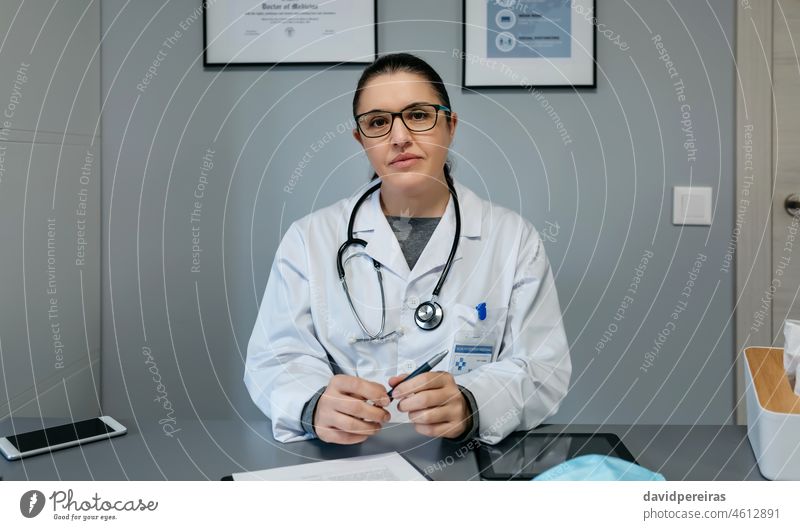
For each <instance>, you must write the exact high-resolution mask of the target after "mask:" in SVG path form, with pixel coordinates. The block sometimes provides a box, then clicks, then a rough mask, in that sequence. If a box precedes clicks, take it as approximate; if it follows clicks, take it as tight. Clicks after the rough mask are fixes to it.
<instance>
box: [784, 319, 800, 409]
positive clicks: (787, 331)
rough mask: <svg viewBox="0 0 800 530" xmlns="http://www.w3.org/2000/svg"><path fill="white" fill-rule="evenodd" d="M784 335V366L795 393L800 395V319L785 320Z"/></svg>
mask: <svg viewBox="0 0 800 530" xmlns="http://www.w3.org/2000/svg"><path fill="white" fill-rule="evenodd" d="M783 336H784V339H785V340H784V343H783V368H784V369H785V370H786V375H787V376H789V384H791V385H793V387H794V393H795V394H797V395H799V396H800V320H787V321H786V322H784V324H783Z"/></svg>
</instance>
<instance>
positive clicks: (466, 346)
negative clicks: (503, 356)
mask: <svg viewBox="0 0 800 530" xmlns="http://www.w3.org/2000/svg"><path fill="white" fill-rule="evenodd" d="M496 334H497V333H496V332H492V333H487V334H482V335H478V336H475V334H473V333H470V332H461V333H457V334H456V337H455V340H454V341H453V350H452V351H453V353H452V356H451V357H450V369H449V371H450V373H451V374H453V375H461V374H468V373H469V372H471V371H472V370H475V369H476V368H480V367H481V366H483V365H484V364H488V363H490V362H492V356H493V354H494V345H495V339H496V338H497V337H496Z"/></svg>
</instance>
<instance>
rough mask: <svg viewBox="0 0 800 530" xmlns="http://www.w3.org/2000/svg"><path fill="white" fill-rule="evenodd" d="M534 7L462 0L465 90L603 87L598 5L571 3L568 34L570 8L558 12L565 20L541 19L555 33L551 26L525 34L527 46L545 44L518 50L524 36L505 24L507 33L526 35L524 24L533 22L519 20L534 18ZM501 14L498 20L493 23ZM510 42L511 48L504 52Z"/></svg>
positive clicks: (522, 0) (513, 1)
mask: <svg viewBox="0 0 800 530" xmlns="http://www.w3.org/2000/svg"><path fill="white" fill-rule="evenodd" d="M532 3H534V2H530V0H462V10H463V11H462V18H463V19H462V25H461V28H462V33H461V36H462V48H461V54H460V55H461V86H462V88H464V89H487V88H522V89H528V90H531V89H533V88H572V89H581V88H596V87H597V60H596V57H597V27H596V21H597V18H596V17H597V11H596V5H595V4H596V2H595V0H569V1H568V3H569V7H568V9H569V15H570V17H569V19H568V20H569V26H568V28H566V29H565V27H566V23H563V24H561V23H560V20H562V19H563V20H567V19H566V18H565V17H564V15H566V11H564V10H565V9H567V8H566V6H557V7H555V8H554V9H553V12H555V13H556V15H558V16H561V18H560V19H559V18H557V17H555V16H554V17H553V18H548V17H547V16H544V17H540V20H544V21H545V22H546V23H549V27H548V25H547V24H543V29H537V28H536V27H535V26H528V27H529V28H532V29H529V30H527V31H529V34H525V39H526V40H529V41H530V42H536V40H538V39H542V40H541V42H543V43H544V44H542V45H536V44H533V45H527V44H519V45H517V43H518V42H519V40H520V39H518V38H516V37H518V36H519V35H521V33H516V34H514V33H512V32H511V31H509V32H505V31H502V29H503V26H502V25H501V20H502V21H503V22H502V24H504V25H505V26H507V27H508V28H507V29H510V30H512V31H516V32H522V31H525V25H524V24H522V21H523V20H524V18H527V20H528V21H530V20H531V17H530V16H528V17H520V16H519V15H521V14H525V15H528V14H529V13H531V12H532V11H531V10H530V9H529V6H530V5H531V4H532ZM553 3H558V2H553ZM563 3H564V4H566V3H567V0H563ZM523 8H525V9H523ZM509 10H511V11H512V14H511V15H508V13H507V11H509ZM495 11H496V12H497V13H496V16H495V17H493V18H492V20H490V16H491V15H493V14H495ZM501 11H503V13H501ZM509 19H513V20H511V21H509ZM518 23H519V24H518ZM528 23H530V22H528ZM567 29H568V31H567ZM535 31H543V32H544V33H545V34H543V35H535V34H533V33H534V32H535ZM548 32H549V34H548ZM506 33H508V34H510V35H511V37H508V35H506ZM490 36H491V37H493V38H494V39H495V41H494V42H491V41H490V38H491V37H490ZM504 38H505V39H506V40H505V46H501V43H503V40H502V39H504ZM548 41H549V42H548ZM550 43H555V44H550ZM504 47H505V48H506V49H503V48H504ZM509 48H510V49H509ZM551 54H552V56H549V55H551Z"/></svg>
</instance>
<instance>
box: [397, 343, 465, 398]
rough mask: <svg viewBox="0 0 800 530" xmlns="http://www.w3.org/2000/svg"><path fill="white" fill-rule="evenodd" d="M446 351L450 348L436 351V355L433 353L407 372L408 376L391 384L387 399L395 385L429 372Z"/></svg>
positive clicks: (443, 356)
mask: <svg viewBox="0 0 800 530" xmlns="http://www.w3.org/2000/svg"><path fill="white" fill-rule="evenodd" d="M448 353H450V350H444V351H443V352H440V353H437V354H436V355H434V356H433V357H431V358H430V359H429V360H428V361H426V362H424V363H423V364H422V366H420V367H419V368H417V369H416V370H414V371H413V372H411V373H410V374H408V376H406V378H405V379H403V380H402V381H400V382H399V383H397V384H396V385H395V386H393V387H392V388H391V390H389V392H388V395H389V399H392V392H394V389H395V388H397V387H398V386H400V385H401V384H403V383H405V382H406V381H408V380H409V379H411V378H412V377H417V376H418V375H420V374H424V373H426V372H430V371H431V370H433V367H434V366H436V365H437V364H439V363H440V362H442V359H444V358H445V357H447V354H448Z"/></svg>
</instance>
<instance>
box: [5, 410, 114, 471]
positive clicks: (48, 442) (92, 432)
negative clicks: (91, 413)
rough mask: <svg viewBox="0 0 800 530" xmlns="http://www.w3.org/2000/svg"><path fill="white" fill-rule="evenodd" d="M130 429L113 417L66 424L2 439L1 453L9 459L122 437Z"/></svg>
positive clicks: (101, 417)
mask: <svg viewBox="0 0 800 530" xmlns="http://www.w3.org/2000/svg"><path fill="white" fill-rule="evenodd" d="M126 432H128V429H126V428H125V427H123V426H122V425H121V424H120V423H119V422H118V421H116V420H115V419H114V418H112V417H111V416H100V417H99V418H92V419H90V420H83V421H78V422H75V423H67V424H65V425H57V426H55V427H48V428H47V429H40V430H38V431H31V432H24V433H20V434H15V435H13V436H5V437H2V438H0V452H2V453H3V456H5V457H6V459H8V460H18V459H20V458H25V457H28V456H33V455H38V454H42V453H49V452H51V451H57V450H59V449H66V448H67V447H72V446H75V445H81V444H85V443H89V442H96V441H98V440H105V439H107V438H112V437H114V436H120V435H122V434H125V433H126Z"/></svg>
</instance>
